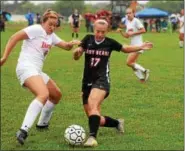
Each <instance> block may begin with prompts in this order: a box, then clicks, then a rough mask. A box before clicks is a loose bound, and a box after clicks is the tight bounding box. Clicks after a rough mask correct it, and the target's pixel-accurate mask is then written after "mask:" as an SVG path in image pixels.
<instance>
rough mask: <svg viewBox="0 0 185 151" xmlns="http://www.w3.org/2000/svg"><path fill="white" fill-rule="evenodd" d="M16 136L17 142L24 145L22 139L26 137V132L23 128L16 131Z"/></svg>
mask: <svg viewBox="0 0 185 151" xmlns="http://www.w3.org/2000/svg"><path fill="white" fill-rule="evenodd" d="M16 137H17V140H18V142H19V143H20V144H21V145H24V141H25V140H26V138H27V137H28V132H26V131H25V130H23V129H20V130H19V131H18V132H17V133H16Z"/></svg>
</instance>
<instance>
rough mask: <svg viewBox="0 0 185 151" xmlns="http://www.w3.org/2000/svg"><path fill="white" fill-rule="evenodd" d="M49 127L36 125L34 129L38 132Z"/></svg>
mask: <svg viewBox="0 0 185 151" xmlns="http://www.w3.org/2000/svg"><path fill="white" fill-rule="evenodd" d="M48 127H49V125H36V128H37V129H38V130H45V129H48Z"/></svg>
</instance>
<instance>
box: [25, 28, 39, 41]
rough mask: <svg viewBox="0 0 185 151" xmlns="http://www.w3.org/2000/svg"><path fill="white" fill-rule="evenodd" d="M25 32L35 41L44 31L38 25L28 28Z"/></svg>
mask: <svg viewBox="0 0 185 151" xmlns="http://www.w3.org/2000/svg"><path fill="white" fill-rule="evenodd" d="M23 31H24V32H25V33H26V34H27V35H28V37H29V39H33V38H35V37H37V36H39V35H41V34H42V30H41V29H40V27H39V26H37V25H33V26H29V27H26V28H24V29H23Z"/></svg>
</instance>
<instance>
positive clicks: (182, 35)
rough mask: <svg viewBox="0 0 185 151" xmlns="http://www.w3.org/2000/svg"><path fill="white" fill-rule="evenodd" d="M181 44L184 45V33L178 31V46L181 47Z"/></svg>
mask: <svg viewBox="0 0 185 151" xmlns="http://www.w3.org/2000/svg"><path fill="white" fill-rule="evenodd" d="M183 30H184V29H183ZM183 45H184V33H182V32H180V33H179V47H180V48H183Z"/></svg>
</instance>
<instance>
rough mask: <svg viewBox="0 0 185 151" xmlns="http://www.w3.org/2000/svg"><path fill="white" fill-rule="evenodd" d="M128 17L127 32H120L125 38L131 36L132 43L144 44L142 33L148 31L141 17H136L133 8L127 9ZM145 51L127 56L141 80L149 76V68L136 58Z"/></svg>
mask: <svg viewBox="0 0 185 151" xmlns="http://www.w3.org/2000/svg"><path fill="white" fill-rule="evenodd" d="M126 15H127V19H126V22H125V25H126V33H123V32H122V31H121V30H119V31H120V33H121V35H122V36H124V37H125V38H131V45H133V46H140V45H142V44H143V40H142V34H143V33H145V32H146V30H145V28H144V26H143V25H142V23H141V22H140V21H139V19H137V18H135V17H134V12H133V10H132V9H131V8H128V9H127V10H126ZM141 53H143V50H141V51H139V52H133V53H130V54H128V57H127V65H128V66H129V67H131V68H132V69H133V71H134V73H135V74H136V76H137V77H138V78H139V80H140V81H141V82H144V81H146V80H147V79H148V77H149V70H148V69H145V68H144V67H143V66H141V65H140V64H138V63H136V60H137V59H138V57H139V54H141Z"/></svg>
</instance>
